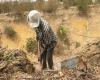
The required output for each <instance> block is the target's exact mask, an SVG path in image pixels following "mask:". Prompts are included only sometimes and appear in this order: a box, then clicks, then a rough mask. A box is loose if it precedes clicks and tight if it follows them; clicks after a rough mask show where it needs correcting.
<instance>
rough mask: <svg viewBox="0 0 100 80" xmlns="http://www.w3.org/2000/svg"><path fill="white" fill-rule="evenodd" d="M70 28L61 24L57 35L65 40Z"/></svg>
mask: <svg viewBox="0 0 100 80" xmlns="http://www.w3.org/2000/svg"><path fill="white" fill-rule="evenodd" d="M67 32H68V29H66V28H65V27H64V26H63V25H61V26H60V27H59V28H58V30H57V35H58V37H59V39H60V40H65V38H66V36H67Z"/></svg>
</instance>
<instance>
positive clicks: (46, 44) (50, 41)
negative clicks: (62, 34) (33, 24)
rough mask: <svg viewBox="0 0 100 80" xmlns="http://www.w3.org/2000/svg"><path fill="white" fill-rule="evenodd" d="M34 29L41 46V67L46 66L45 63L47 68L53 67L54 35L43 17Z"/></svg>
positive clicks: (55, 40) (55, 41)
mask: <svg viewBox="0 0 100 80" xmlns="http://www.w3.org/2000/svg"><path fill="white" fill-rule="evenodd" d="M35 30H36V34H37V40H38V41H39V44H40V47H41V48H40V58H39V61H40V63H41V64H42V69H45V68H47V63H48V68H49V69H53V51H54V48H55V46H56V43H57V39H56V35H55V34H54V32H53V31H52V29H51V28H50V26H49V25H48V23H47V22H46V21H45V20H43V19H41V20H40V25H39V26H38V27H37V28H36V29H35ZM41 49H42V50H41ZM46 61H47V63H46Z"/></svg>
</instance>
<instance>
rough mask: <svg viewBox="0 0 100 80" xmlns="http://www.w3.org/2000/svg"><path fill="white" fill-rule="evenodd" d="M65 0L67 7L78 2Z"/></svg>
mask: <svg viewBox="0 0 100 80" xmlns="http://www.w3.org/2000/svg"><path fill="white" fill-rule="evenodd" d="M63 2H64V7H65V8H69V7H70V6H74V5H76V3H77V1H76V0H63Z"/></svg>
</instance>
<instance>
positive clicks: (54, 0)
mask: <svg viewBox="0 0 100 80" xmlns="http://www.w3.org/2000/svg"><path fill="white" fill-rule="evenodd" d="M58 5H59V2H58V0H49V1H48V2H46V4H45V8H44V11H46V12H50V13H51V12H55V11H56V9H57V8H58Z"/></svg>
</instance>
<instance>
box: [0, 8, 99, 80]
mask: <svg viewBox="0 0 100 80" xmlns="http://www.w3.org/2000/svg"><path fill="white" fill-rule="evenodd" d="M90 9H91V10H90V12H89V16H88V17H84V16H79V15H78V10H77V8H76V7H71V8H69V9H64V8H62V7H61V8H58V9H57V10H56V12H55V13H46V12H45V13H44V12H41V13H42V14H43V15H42V17H44V18H45V19H46V20H47V21H48V22H49V24H50V25H51V27H52V29H53V30H54V32H55V33H56V34H57V31H58V28H59V27H60V26H61V25H62V24H63V26H64V28H65V29H67V30H68V32H69V33H68V40H69V43H70V49H68V45H66V44H63V41H60V40H59V39H58V45H57V47H56V49H55V55H54V68H55V71H54V74H55V77H59V75H60V76H61V77H63V78H65V79H55V80H66V79H68V80H71V79H73V78H74V79H75V80H84V78H85V79H87V80H99V79H100V78H99V74H100V72H99V71H98V73H96V74H97V75H96V74H95V72H94V73H92V72H93V70H94V68H97V69H95V70H99V69H100V66H98V65H99V62H98V65H96V67H95V66H92V67H91V65H90V64H91V63H90V62H87V61H88V60H90V61H91V59H93V61H94V65H95V62H96V61H95V60H94V57H90V58H91V59H90V58H89V59H88V56H91V54H93V53H92V50H94V52H95V54H96V53H97V54H96V55H97V56H100V49H99V48H100V45H99V44H100V39H99V38H100V35H99V34H100V6H91V8H90ZM25 17H26V16H25ZM15 20H16V18H15V17H14V16H9V14H8V13H7V14H0V31H1V33H0V46H1V47H3V48H7V51H8V50H11V51H13V50H15V51H16V49H18V51H19V50H22V51H23V52H24V53H25V54H26V57H25V58H27V60H28V61H29V62H30V63H31V64H33V65H34V67H35V68H36V72H37V73H34V75H35V76H37V77H43V78H45V77H46V78H47V80H49V79H48V76H49V78H50V76H52V73H53V72H52V71H51V73H50V75H48V74H49V71H47V73H45V72H44V73H45V74H43V72H42V71H40V72H39V71H37V70H40V69H41V68H40V64H39V63H38V60H37V55H36V54H35V55H34V53H37V51H35V52H33V53H32V52H27V50H26V43H27V39H28V38H32V39H34V40H35V36H36V34H35V32H34V30H32V29H31V28H30V27H29V25H28V24H27V22H26V21H22V22H21V21H19V22H15ZM6 26H7V27H9V26H11V27H12V28H13V29H14V30H15V32H16V33H17V37H16V38H15V39H11V38H9V37H7V35H6V34H5V27H6ZM94 39H97V42H95V41H93V42H92V40H94ZM89 42H90V43H89ZM76 43H78V44H79V45H78V47H79V48H77V45H76ZM87 49H88V50H87ZM1 51H2V49H1ZM96 51H98V52H96ZM1 53H2V52H1ZM3 53H4V52H3ZM8 53H9V51H8ZM15 53H16V52H14V54H15ZM18 53H21V52H20V51H19V52H18ZM58 53H59V54H58ZM85 53H86V54H87V55H88V56H86V55H85ZM90 53H91V54H90ZM4 54H5V53H4ZM75 56H79V58H80V57H83V56H84V57H85V58H86V60H87V61H85V63H87V65H88V63H89V66H88V69H86V66H85V68H84V67H82V68H83V69H84V70H85V71H86V72H85V71H83V72H82V75H81V71H79V72H77V71H78V70H77V69H76V70H75V71H74V70H68V71H67V70H66V71H67V72H64V71H63V70H60V69H61V64H60V63H61V62H62V61H64V60H66V59H70V58H73V57H75ZM93 56H94V55H93ZM97 59H98V61H99V58H98V57H96V60H97ZM25 60H26V59H25ZM83 60H84V58H83ZM80 62H81V61H80ZM20 64H21V63H20ZM9 65H10V63H9V64H8V66H7V68H8V69H9ZM29 65H30V64H29ZM24 66H26V65H24ZM82 66H84V61H83V62H82ZM26 68H27V67H26ZM56 70H57V72H56ZM58 70H59V71H58ZM79 70H80V68H79ZM89 70H90V71H89ZM91 70H92V71H91ZM4 71H6V68H5V69H4ZM77 73H79V75H77ZM88 73H90V74H91V75H90V74H88ZM20 74H21V75H22V76H23V74H25V75H27V74H28V73H23V71H22V72H21V73H14V74H13V75H12V76H16V75H17V76H19V77H20ZM67 74H68V76H66V75H67ZM84 74H85V77H84ZM39 75H40V76H39ZM92 75H93V76H95V77H93V76H92ZM28 76H29V77H32V78H34V77H33V74H31V75H30V74H28ZM70 76H71V77H70ZM24 77H25V76H24ZM76 77H77V78H76ZM80 77H81V78H82V79H81V78H80ZM87 77H88V78H87ZM90 77H92V78H93V79H92V78H90ZM97 78H98V79H97ZM38 79H40V78H38ZM11 80H14V79H13V77H12V78H11ZM29 80H31V79H29ZM40 80H42V79H40ZM50 80H54V79H50Z"/></svg>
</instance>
